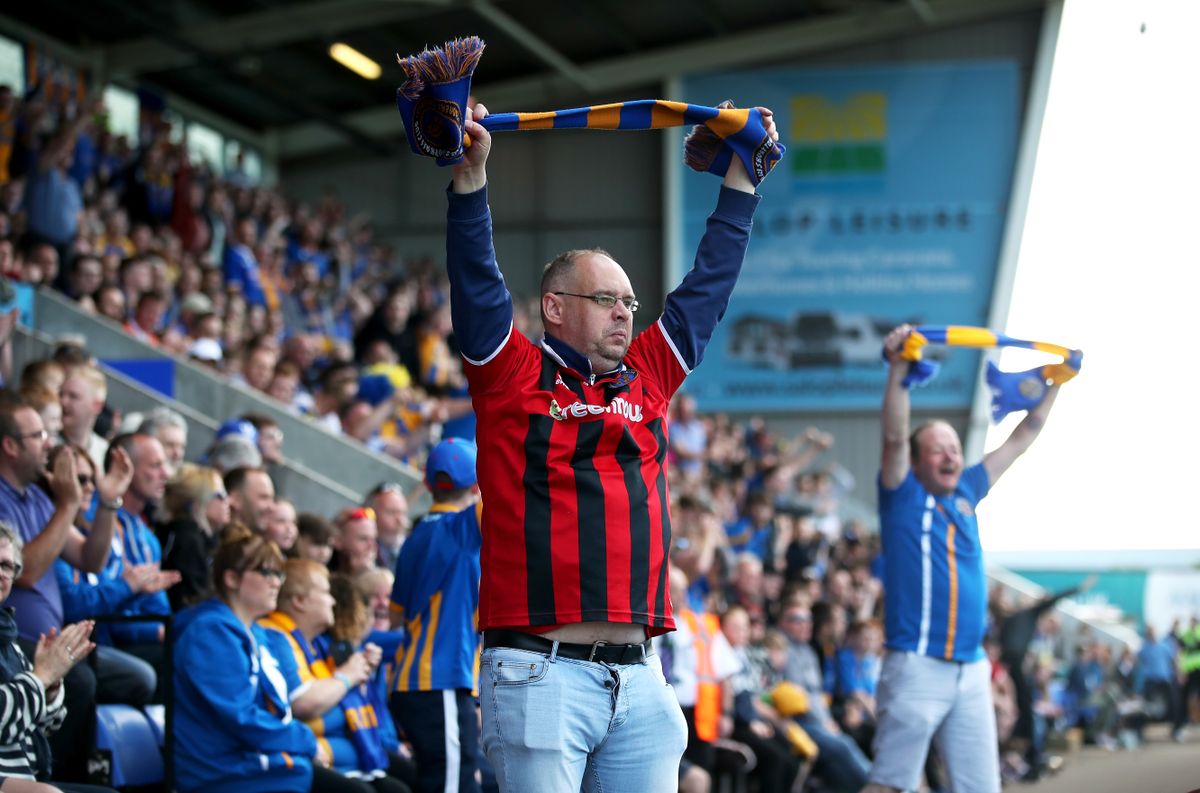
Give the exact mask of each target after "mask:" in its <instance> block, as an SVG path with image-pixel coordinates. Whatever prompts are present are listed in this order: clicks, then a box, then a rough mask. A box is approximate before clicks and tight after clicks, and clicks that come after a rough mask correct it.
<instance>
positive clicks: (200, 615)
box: [174, 531, 328, 793]
mask: <svg viewBox="0 0 1200 793" xmlns="http://www.w3.org/2000/svg"><path fill="white" fill-rule="evenodd" d="M282 583H283V554H281V553H280V552H279V549H278V548H277V547H276V546H275V544H274V543H272V542H271V541H270V540H267V539H265V538H263V537H261V536H257V535H253V534H250V533H249V532H248V531H244V532H235V533H233V534H232V535H231V536H230V537H228V538H227V541H226V542H225V543H223V544H222V545H221V546H220V548H218V549H217V552H216V555H215V557H214V559H213V588H214V590H215V597H212V598H210V599H208V600H205V601H204V602H202V603H199V604H197V605H195V606H192V607H191V608H188V609H185V610H184V611H182V612H180V614H179V615H177V616H176V618H175V619H176V621H175V647H174V651H175V652H174V657H175V678H174V685H175V723H174V728H175V784H176V788H177V789H178V791H179V793H193V792H194V793H200V792H201V791H213V790H220V791H223V793H268V791H270V793H307V791H309V789H310V788H311V786H312V780H313V761H314V758H316V759H317V760H318V761H319V762H320V761H323V762H326V763H327V762H328V758H327V757H318V745H317V739H316V737H315V736H314V735H313V733H312V730H310V729H309V728H308V727H307V726H305V725H304V724H303V723H302V722H300V721H299V720H297V719H294V718H292V710H291V704H290V703H289V701H288V696H287V683H286V682H285V680H284V677H283V674H282V673H281V671H280V668H279V662H278V661H277V660H276V659H275V658H274V657H273V656H272V655H271V654H270V653H269V652H268V651H267V649H266V648H267V637H266V636H265V635H264V633H263V628H261V627H259V626H258V625H257V624H256V621H257V620H258V619H259V618H260V617H264V616H266V615H267V614H269V613H271V612H272V611H274V610H275V604H276V599H277V597H278V595H279V588H280V585H281V584H282Z"/></svg>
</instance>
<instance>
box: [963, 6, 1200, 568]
mask: <svg viewBox="0 0 1200 793" xmlns="http://www.w3.org/2000/svg"><path fill="white" fill-rule="evenodd" d="M1143 24H1144V25H1145V30H1144V32H1143V30H1142V26H1143ZM1198 31H1200V2H1195V1H1194V0H1139V1H1138V2H1136V3H1130V2H1128V0H1068V2H1067V3H1066V7H1065V9H1064V12H1063V19H1062V27H1061V32H1060V36H1059V42H1058V49H1057V54H1056V56H1055V62H1054V69H1053V72H1052V77H1051V83H1050V92H1049V99H1048V104H1047V108H1046V117H1045V122H1044V126H1043V130H1042V138H1041V143H1040V146H1039V148H1038V157H1037V165H1036V168H1035V171H1034V178H1033V185H1032V193H1031V196H1030V205H1029V214H1028V217H1027V220H1026V223H1025V233H1024V237H1023V241H1022V243H1021V249H1020V256H1019V265H1018V269H1017V276H1016V283H1015V285H1014V291H1013V300H1012V308H1011V310H1010V313H1009V320H1008V324H1007V328H1006V330H1007V332H1008V333H1009V334H1010V335H1013V336H1017V337H1020V338H1027V339H1037V340H1041V341H1049V342H1055V343H1059V344H1065V345H1067V346H1073V347H1079V348H1081V349H1082V350H1083V351H1084V365H1083V370H1082V373H1081V374H1080V375H1079V377H1077V378H1076V379H1075V380H1074V381H1073V382H1071V383H1068V384H1067V385H1065V386H1064V387H1063V390H1062V393H1061V394H1060V396H1059V399H1058V402H1057V403H1056V405H1055V409H1054V413H1053V414H1052V416H1051V419H1050V422H1049V423H1048V424H1047V426H1046V429H1045V430H1044V431H1043V433H1042V436H1041V437H1040V438H1039V439H1038V442H1037V443H1036V444H1035V446H1034V447H1033V449H1032V450H1031V451H1030V452H1029V453H1028V454H1027V455H1026V456H1025V457H1024V458H1022V459H1021V460H1019V461H1018V462H1017V463H1016V465H1014V467H1013V468H1012V469H1010V470H1009V472H1008V473H1007V474H1006V475H1005V478H1004V479H1003V480H1001V482H1000V483H999V484H998V485H997V487H996V489H995V490H994V491H993V492H992V495H991V496H989V497H988V498H987V499H986V500H985V501H984V502H983V503H982V504H981V505H980V513H981V516H980V525H981V526H982V527H983V531H984V535H985V547H986V548H988V550H989V551H1029V550H1042V549H1068V548H1074V549H1081V550H1082V549H1137V548H1148V549H1164V548H1196V547H1200V532H1198V531H1197V524H1198V522H1200V521H1198V519H1197V508H1196V506H1195V502H1194V501H1193V496H1194V494H1195V493H1196V491H1197V490H1200V480H1198V477H1197V473H1200V471H1198V468H1200V466H1198V465H1197V461H1196V454H1197V451H1198V450H1200V431H1198V429H1197V419H1196V414H1197V402H1198V395H1197V393H1196V391H1197V388H1196V387H1197V384H1198V383H1200V377H1198V376H1197V371H1196V370H1197V366H1200V362H1198V361H1197V358H1198V353H1200V344H1198V341H1200V322H1197V318H1198V317H1200V294H1197V290H1196V286H1197V282H1198V280H1200V279H1198V277H1197V273H1196V270H1197V268H1198V267H1200V233H1198V232H1200V197H1198V196H1200V39H1197V32H1198ZM1020 352H1023V351H1020ZM1026 355H1028V353H1026ZM1010 356H1011V357H1010ZM1045 360H1046V358H1045V356H1041V357H1037V358H1032V359H1031V358H1028V357H1021V358H1018V357H1017V354H1016V353H1015V352H1013V351H1009V352H1006V353H1005V356H1004V358H1003V359H1002V360H1001V366H1002V368H1003V369H1005V370H1010V371H1011V370H1018V369H1027V368H1030V367H1032V366H1034V365H1037V364H1038V363H1042V362H1044V361H1045ZM1009 418H1010V421H1006V422H1005V423H1003V424H1001V425H1000V426H999V427H994V428H993V429H992V430H991V432H989V434H988V439H987V448H989V449H991V448H994V447H995V446H996V445H997V444H998V443H999V442H1000V441H1001V440H1002V439H1003V438H1004V437H1007V434H1008V432H1009V431H1010V430H1011V428H1012V426H1014V423H1013V417H1011V416H1010V417H1009Z"/></svg>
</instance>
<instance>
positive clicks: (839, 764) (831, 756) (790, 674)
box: [779, 601, 871, 791]
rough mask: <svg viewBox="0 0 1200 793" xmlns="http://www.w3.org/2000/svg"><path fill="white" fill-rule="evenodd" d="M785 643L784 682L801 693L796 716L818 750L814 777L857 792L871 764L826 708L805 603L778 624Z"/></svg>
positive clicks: (791, 605)
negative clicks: (801, 707) (804, 700)
mask: <svg viewBox="0 0 1200 793" xmlns="http://www.w3.org/2000/svg"><path fill="white" fill-rule="evenodd" d="M779 627H780V629H781V630H782V631H783V635H784V636H786V637H787V640H788V652H787V666H786V667H784V675H783V676H784V678H786V679H787V680H789V681H791V682H792V683H795V684H796V685H798V686H800V687H801V688H803V689H804V691H805V693H806V694H807V695H808V710H807V711H806V712H804V713H802V714H800V715H798V716H795V717H793V718H795V720H796V722H797V723H798V724H799V725H800V726H801V727H803V728H804V731H805V732H806V733H808V736H809V737H810V738H812V739H813V741H814V742H815V743H816V744H817V748H818V749H820V753H819V754H818V755H817V762H816V765H814V766H813V773H814V774H816V775H817V777H818V778H819V779H820V780H821V781H822V782H825V783H826V784H827V785H829V786H831V787H833V788H836V789H838V790H854V791H857V790H859V789H860V788H862V786H863V785H865V784H866V783H867V771H868V770H869V769H870V768H871V761H870V760H868V759H867V758H866V755H864V754H863V753H862V750H861V749H859V748H858V744H856V743H855V742H854V739H853V738H851V737H850V736H849V735H847V734H846V733H844V732H842V728H841V727H839V726H838V723H837V721H835V720H834V718H833V714H832V713H830V712H829V706H828V705H826V704H825V687H824V685H823V684H822V682H823V681H822V673H821V662H820V660H819V659H818V658H817V653H816V651H815V650H813V648H812V645H811V644H809V642H810V640H811V639H812V611H811V610H810V609H809V607H808V605H807V604H806V603H804V602H799V601H792V602H790V603H789V604H788V605H787V606H786V607H785V608H784V611H783V617H782V618H781V620H780V624H779Z"/></svg>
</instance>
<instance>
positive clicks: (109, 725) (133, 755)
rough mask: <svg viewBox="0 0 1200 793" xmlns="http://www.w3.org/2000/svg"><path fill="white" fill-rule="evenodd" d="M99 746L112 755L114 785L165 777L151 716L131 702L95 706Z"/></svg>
mask: <svg viewBox="0 0 1200 793" xmlns="http://www.w3.org/2000/svg"><path fill="white" fill-rule="evenodd" d="M96 747H97V748H99V749H101V750H102V751H105V752H108V753H110V754H111V755H112V781H111V782H110V784H111V785H112V786H113V787H124V786H126V785H155V784H159V783H161V782H162V781H163V758H162V752H160V751H159V749H158V738H157V737H156V735H155V729H154V727H152V726H151V720H150V719H149V718H148V717H147V716H146V714H144V713H142V712H141V711H140V710H138V709H136V708H131V707H130V706H128V705H100V706H99V707H97V708H96Z"/></svg>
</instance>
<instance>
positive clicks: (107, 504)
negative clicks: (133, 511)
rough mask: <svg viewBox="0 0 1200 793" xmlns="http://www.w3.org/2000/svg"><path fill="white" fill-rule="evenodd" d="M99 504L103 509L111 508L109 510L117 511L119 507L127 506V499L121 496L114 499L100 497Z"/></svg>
mask: <svg viewBox="0 0 1200 793" xmlns="http://www.w3.org/2000/svg"><path fill="white" fill-rule="evenodd" d="M97 506H99V507H101V508H103V509H109V510H112V511H113V512H116V511H117V510H118V509H120V508H121V507H123V506H125V499H123V498H121V497H120V496H117V497H116V498H114V499H113V500H112V501H105V500H104V499H100V502H99V504H97Z"/></svg>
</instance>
